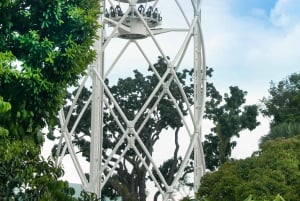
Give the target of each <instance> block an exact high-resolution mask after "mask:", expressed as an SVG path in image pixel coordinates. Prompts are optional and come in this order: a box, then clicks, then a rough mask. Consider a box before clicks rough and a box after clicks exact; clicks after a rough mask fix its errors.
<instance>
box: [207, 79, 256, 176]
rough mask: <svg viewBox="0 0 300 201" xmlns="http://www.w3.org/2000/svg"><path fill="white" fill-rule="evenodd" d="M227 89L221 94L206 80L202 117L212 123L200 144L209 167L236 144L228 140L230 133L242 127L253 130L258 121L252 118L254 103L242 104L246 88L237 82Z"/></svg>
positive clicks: (236, 133) (223, 158)
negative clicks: (204, 110)
mask: <svg viewBox="0 0 300 201" xmlns="http://www.w3.org/2000/svg"><path fill="white" fill-rule="evenodd" d="M229 90H230V93H229V94H228V93H225V94H224V97H222V96H221V95H220V93H219V92H218V91H217V90H216V88H215V87H214V85H213V84H212V83H208V84H207V96H208V101H207V102H206V114H205V117H206V118H207V119H209V120H212V121H213V123H214V127H213V128H212V129H211V131H212V133H210V134H208V135H206V136H205V141H204V143H203V148H204V152H205V160H206V165H207V168H208V169H210V170H214V169H216V168H217V167H218V166H219V165H220V164H222V163H224V162H225V161H226V160H228V158H229V157H230V155H231V150H232V149H233V148H234V147H235V145H236V142H235V141H232V140H231V139H232V138H233V137H239V136H240V132H241V131H242V130H244V129H249V130H253V129H255V128H256V126H257V125H259V123H258V122H257V120H256V118H257V115H258V107H257V106H256V105H244V104H245V102H246V99H245V96H246V94H247V92H245V91H243V90H241V89H239V88H238V87H237V86H234V87H232V86H231V87H229Z"/></svg>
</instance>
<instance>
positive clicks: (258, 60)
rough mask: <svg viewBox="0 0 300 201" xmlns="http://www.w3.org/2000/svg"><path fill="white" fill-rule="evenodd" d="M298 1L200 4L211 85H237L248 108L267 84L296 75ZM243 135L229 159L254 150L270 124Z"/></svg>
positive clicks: (299, 67) (299, 65)
mask: <svg viewBox="0 0 300 201" xmlns="http://www.w3.org/2000/svg"><path fill="white" fill-rule="evenodd" d="M299 11H300V0H222V1H220V0H204V1H203V4H202V28H203V32H204V42H205V47H206V59H207V65H208V66H209V67H212V68H213V69H214V73H213V78H212V82H213V83H214V84H215V86H216V87H217V89H218V90H220V91H223V92H226V91H227V89H228V86H231V85H234V86H235V85H236V86H239V87H240V88H241V89H243V90H245V91H247V92H248V95H247V103H249V104H260V105H261V103H260V100H261V99H262V98H263V97H268V95H269V94H268V89H269V87H270V81H271V80H272V81H274V82H278V81H280V80H282V79H284V78H286V77H287V76H288V75H290V74H292V73H296V72H298V73H299V72H300V12H299ZM259 120H260V121H261V125H260V126H259V127H258V128H257V129H256V130H254V131H253V132H251V133H250V132H247V131H246V132H243V133H242V135H241V137H240V139H239V140H237V141H238V145H237V147H236V148H235V149H234V151H233V157H236V158H245V157H248V156H250V155H251V153H252V151H255V150H257V148H258V147H257V144H258V141H259V138H260V136H261V135H264V134H267V132H268V121H269V119H266V118H263V117H261V116H260V117H259Z"/></svg>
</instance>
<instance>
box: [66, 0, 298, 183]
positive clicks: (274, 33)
mask: <svg viewBox="0 0 300 201" xmlns="http://www.w3.org/2000/svg"><path fill="white" fill-rule="evenodd" d="M162 1H163V3H162V5H161V6H162V8H161V10H162V14H165V15H166V16H167V15H171V16H172V15H173V19H175V20H172V21H170V23H171V24H172V23H173V24H176V23H178V21H179V20H180V19H178V18H176V16H175V11H174V10H173V6H174V5H170V6H169V7H166V9H165V8H163V5H164V3H166V2H169V1H164V0H162ZM183 1H186V0H183ZM183 1H180V2H183ZM159 5H160V4H159ZM167 6H168V5H167ZM173 11H174V12H173ZM201 17H202V18H201V19H202V21H201V22H202V30H203V34H204V43H205V49H206V64H207V66H209V67H212V68H213V69H214V72H213V77H212V78H211V79H210V81H212V82H213V83H214V84H215V86H216V88H217V89H218V90H219V91H220V92H221V93H224V92H228V87H229V86H239V88H241V89H243V90H245V91H247V92H248V94H247V97H246V98H247V104H259V105H261V103H260V100H261V99H262V98H263V97H267V96H268V88H269V86H270V81H271V80H273V81H274V82H278V81H280V80H282V79H284V78H286V77H287V76H288V75H290V74H292V73H296V72H298V73H299V72H300V0H203V1H202V13H201ZM163 19H164V18H163ZM163 39H164V38H162V40H163ZM119 42H120V41H119ZM119 42H118V43H119ZM172 45H173V44H169V47H170V50H169V51H170V52H171V51H172V49H174V48H173V47H172ZM145 46H146V47H147V48H152V47H151V46H147V45H145ZM114 48H118V47H114ZM168 53H169V52H168ZM108 57H110V55H109V54H108ZM155 57H156V56H154V58H155ZM128 58H134V59H136V60H138V59H137V55H128ZM120 62H121V63H122V59H121V60H120ZM124 62H125V61H124ZM134 67H136V66H134ZM121 71H129V69H128V68H126V69H124V68H123V69H121ZM115 73H120V71H116V72H115ZM112 75H114V72H112ZM259 121H260V122H261V125H260V126H258V127H257V128H256V129H255V130H254V131H252V132H249V131H243V132H242V133H241V135H240V138H239V139H236V140H237V142H238V143H237V147H236V148H235V149H234V150H233V154H232V156H233V157H235V158H245V157H249V156H251V154H252V152H253V151H256V150H257V149H258V143H259V139H260V137H261V136H262V135H265V134H267V133H268V126H269V119H267V118H263V117H262V116H261V115H260V116H259ZM204 124H205V125H204V127H205V128H204V133H207V132H208V130H209V126H210V125H211V124H210V123H209V122H206V121H205V122H204ZM165 137H166V136H165ZM162 138H163V136H162ZM165 140H167V139H165ZM161 142H162V144H161V145H160V146H164V144H163V143H164V140H162V141H161ZM69 161H70V160H69ZM66 163H69V162H66ZM87 170H88V168H87ZM67 172H72V171H71V170H68V171H67ZM70 174H73V173H70ZM74 181H76V180H74Z"/></svg>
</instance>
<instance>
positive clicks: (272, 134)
mask: <svg viewBox="0 0 300 201" xmlns="http://www.w3.org/2000/svg"><path fill="white" fill-rule="evenodd" d="M296 135H300V123H295V122H289V123H288V122H283V123H280V124H278V125H275V126H272V127H271V129H270V131H269V133H268V134H267V135H265V136H263V137H261V139H260V144H263V143H265V142H266V141H268V140H272V139H276V138H290V137H293V136H296Z"/></svg>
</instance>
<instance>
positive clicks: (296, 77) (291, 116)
mask: <svg viewBox="0 0 300 201" xmlns="http://www.w3.org/2000/svg"><path fill="white" fill-rule="evenodd" d="M269 94H270V96H269V97H265V98H263V100H262V102H263V103H264V105H265V106H266V107H265V109H263V110H262V112H263V114H264V115H266V116H268V117H271V118H272V122H271V126H275V125H278V124H280V123H284V122H300V73H298V74H297V73H294V74H291V75H290V76H288V77H287V78H286V79H284V80H282V81H280V82H278V83H277V84H276V83H274V82H271V86H270V89H269Z"/></svg>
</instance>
